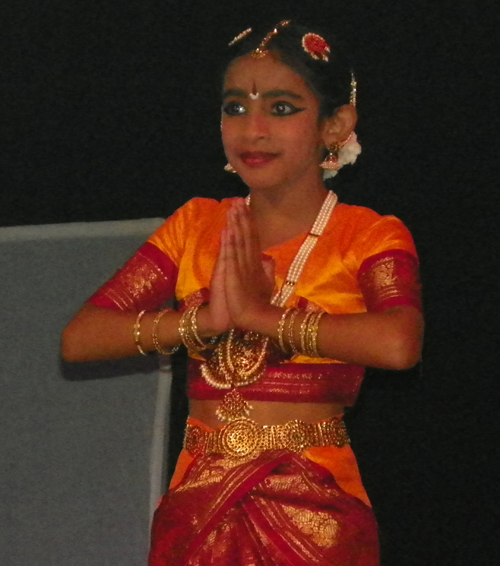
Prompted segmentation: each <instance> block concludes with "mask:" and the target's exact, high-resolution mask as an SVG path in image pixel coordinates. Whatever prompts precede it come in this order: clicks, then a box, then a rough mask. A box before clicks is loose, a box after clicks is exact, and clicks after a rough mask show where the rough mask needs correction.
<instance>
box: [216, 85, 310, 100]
mask: <svg viewBox="0 0 500 566" xmlns="http://www.w3.org/2000/svg"><path fill="white" fill-rule="evenodd" d="M230 96H238V97H242V98H246V97H247V96H248V94H247V93H246V92H245V91H244V90H242V89H239V88H231V89H228V90H225V91H224V92H223V93H222V99H223V100H225V99H226V98H229V97H230ZM280 96H286V97H288V98H294V99H296V100H302V99H303V98H302V96H300V94H297V93H295V92H291V91H289V90H269V91H268V92H265V93H264V94H263V95H262V97H263V98H278V97H280Z"/></svg>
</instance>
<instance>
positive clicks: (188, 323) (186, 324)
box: [179, 305, 217, 352]
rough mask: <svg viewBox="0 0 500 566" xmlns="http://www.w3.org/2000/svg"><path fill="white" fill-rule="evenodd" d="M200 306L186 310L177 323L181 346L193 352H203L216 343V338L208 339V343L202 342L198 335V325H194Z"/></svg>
mask: <svg viewBox="0 0 500 566" xmlns="http://www.w3.org/2000/svg"><path fill="white" fill-rule="evenodd" d="M200 307H201V305H196V306H194V307H190V308H189V309H186V310H185V311H184V312H183V313H182V316H181V320H180V321H179V334H180V337H181V340H182V342H183V344H184V345H185V346H186V348H187V349H188V350H191V351H194V352H203V351H204V350H206V349H208V348H210V347H211V346H213V344H215V342H216V341H217V337H216V336H214V337H212V338H210V340H209V341H208V342H204V341H203V339H202V338H201V337H200V335H199V334H198V324H197V323H196V315H197V314H198V310H199V308H200Z"/></svg>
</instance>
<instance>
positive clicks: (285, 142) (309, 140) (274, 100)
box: [221, 54, 324, 189]
mask: <svg viewBox="0 0 500 566" xmlns="http://www.w3.org/2000/svg"><path fill="white" fill-rule="evenodd" d="M318 116H319V104H318V101H317V99H316V97H315V96H314V95H313V93H312V92H311V91H310V90H309V88H308V86H307V85H306V83H305V82H304V80H303V79H302V77H300V76H299V75H297V74H296V73H295V72H294V71H292V70H291V69H290V67H288V66H287V65H285V64H283V63H281V62H280V61H278V60H277V59H275V58H274V57H273V56H272V55H270V54H268V55H267V56H266V57H263V58H261V59H255V58H253V57H251V56H250V55H247V56H245V57H242V58H240V59H238V60H237V61H235V62H234V63H233V64H232V65H231V66H230V67H229V70H228V72H227V75H226V80H225V82H224V93H223V103H222V122H221V129H222V142H223V144H224V149H225V152H226V157H227V158H228V161H229V162H230V163H231V165H232V166H233V167H234V168H235V169H236V171H237V172H238V174H239V175H240V177H241V178H242V179H243V181H244V182H245V183H246V184H247V185H248V186H249V187H250V188H252V189H259V188H271V187H284V186H293V185H296V184H303V183H308V182H315V183H317V182H318V180H319V179H320V178H321V176H320V169H319V167H318V163H319V161H320V157H321V148H322V147H323V146H324V144H323V141H322V133H323V127H322V124H320V123H319V120H318Z"/></svg>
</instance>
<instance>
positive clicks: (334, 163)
mask: <svg viewBox="0 0 500 566" xmlns="http://www.w3.org/2000/svg"><path fill="white" fill-rule="evenodd" d="M341 147H342V144H340V143H332V144H331V145H329V146H328V155H327V156H326V157H325V159H324V160H323V161H322V162H321V163H320V164H319V166H320V167H321V169H326V170H327V171H338V170H339V169H340V167H341V166H340V165H339V156H338V153H339V150H340V149H341Z"/></svg>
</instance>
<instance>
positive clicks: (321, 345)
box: [244, 305, 423, 369]
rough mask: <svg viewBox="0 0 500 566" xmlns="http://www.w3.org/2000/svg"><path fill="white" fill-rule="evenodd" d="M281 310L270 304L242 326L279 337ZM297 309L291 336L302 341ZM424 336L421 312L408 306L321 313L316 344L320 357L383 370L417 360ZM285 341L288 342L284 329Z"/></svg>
mask: <svg viewBox="0 0 500 566" xmlns="http://www.w3.org/2000/svg"><path fill="white" fill-rule="evenodd" d="M284 312H285V310H284V309H282V308H279V307H273V306H270V305H267V306H265V307H264V308H262V309H260V310H259V311H256V312H255V313H254V315H253V316H252V317H249V318H248V320H247V321H245V325H244V326H245V328H247V329H248V330H253V331H256V332H260V333H262V334H265V335H267V336H269V337H271V338H273V339H274V340H278V326H279V323H280V320H281V318H282V316H283V313H284ZM305 315H306V313H303V312H300V313H298V315H297V316H296V318H295V320H294V324H293V339H294V343H295V345H296V346H298V347H300V343H301V324H302V321H303V320H304V317H305ZM422 335H423V320H422V315H421V314H420V313H419V311H418V310H416V309H414V308H411V307H395V308H393V309H389V310H386V311H384V312H370V313H358V314H345V315H324V316H323V317H322V318H321V320H320V322H319V328H318V339H317V346H318V351H319V353H320V355H321V356H323V357H326V358H332V359H335V360H339V361H342V362H346V363H353V364H358V365H365V366H372V367H378V368H385V369H406V368H409V367H411V366H413V365H414V364H415V363H416V362H417V361H418V360H419V359H420V352H421V347H422ZM285 343H288V329H286V336H285Z"/></svg>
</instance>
